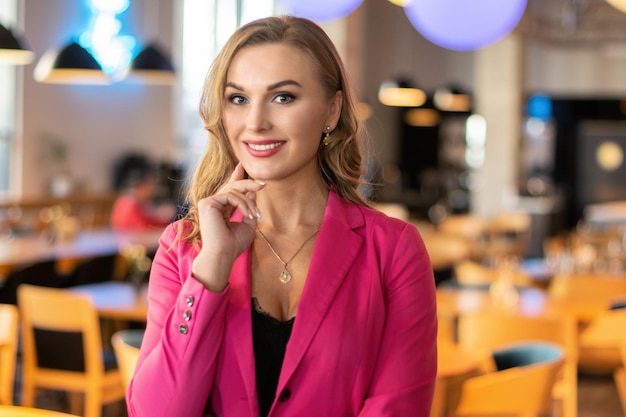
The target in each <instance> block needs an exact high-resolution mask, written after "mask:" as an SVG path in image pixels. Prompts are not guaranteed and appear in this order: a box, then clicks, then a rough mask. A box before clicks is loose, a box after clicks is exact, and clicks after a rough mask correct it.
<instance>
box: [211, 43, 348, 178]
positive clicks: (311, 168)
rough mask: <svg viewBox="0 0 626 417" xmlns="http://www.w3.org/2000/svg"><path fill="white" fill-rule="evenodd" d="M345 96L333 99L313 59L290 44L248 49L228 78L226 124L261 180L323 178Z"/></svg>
mask: <svg viewBox="0 0 626 417" xmlns="http://www.w3.org/2000/svg"><path fill="white" fill-rule="evenodd" d="M341 100H342V97H341V92H337V93H336V94H335V95H334V96H333V97H330V98H329V97H328V95H327V93H326V91H325V90H324V87H323V85H322V83H321V81H320V79H319V75H318V73H317V72H316V69H315V68H314V66H313V64H312V63H311V61H310V60H309V58H308V56H307V55H306V54H305V53H304V52H302V51H300V50H299V49H297V48H294V47H292V46H288V45H285V44H279V43H275V44H265V45H259V46H250V47H245V48H243V49H242V50H240V51H239V52H237V54H236V55H235V56H234V58H233V60H232V63H231V66H230V68H229V70H228V73H227V76H226V88H225V91H224V110H223V123H224V128H225V130H226V135H227V136H228V139H229V141H230V144H231V146H232V148H233V150H234V152H235V155H236V157H237V159H239V161H241V163H242V165H243V166H244V168H245V170H246V171H247V172H248V174H249V175H250V177H252V178H254V179H257V180H265V181H272V180H280V179H287V178H292V179H297V178H301V177H306V176H311V175H315V176H319V167H318V162H317V152H318V149H319V146H320V139H321V137H322V134H323V133H324V130H325V128H326V126H330V128H331V130H332V129H334V128H335V127H336V125H337V121H338V119H339V114H340V111H341Z"/></svg>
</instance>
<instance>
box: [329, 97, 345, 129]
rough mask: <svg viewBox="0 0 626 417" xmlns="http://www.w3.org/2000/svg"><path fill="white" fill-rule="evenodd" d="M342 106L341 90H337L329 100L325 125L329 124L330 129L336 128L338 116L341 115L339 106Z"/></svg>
mask: <svg viewBox="0 0 626 417" xmlns="http://www.w3.org/2000/svg"><path fill="white" fill-rule="evenodd" d="M342 106H343V91H341V90H337V91H336V92H335V95H334V96H333V98H332V99H331V102H330V114H329V115H328V122H327V123H326V126H330V128H331V130H335V129H336V128H337V124H338V123H339V117H340V116H341V108H342Z"/></svg>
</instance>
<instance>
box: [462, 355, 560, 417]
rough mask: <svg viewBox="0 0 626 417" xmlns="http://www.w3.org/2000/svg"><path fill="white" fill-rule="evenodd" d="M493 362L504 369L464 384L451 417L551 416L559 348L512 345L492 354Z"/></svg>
mask: <svg viewBox="0 0 626 417" xmlns="http://www.w3.org/2000/svg"><path fill="white" fill-rule="evenodd" d="M518 358H519V359H521V360H520V361H518ZM494 360H495V362H496V363H498V362H501V361H502V362H505V363H506V365H505V366H504V367H502V368H499V370H497V371H495V372H491V373H487V374H484V375H480V376H475V377H471V378H469V379H467V380H466V381H464V382H463V384H462V387H461V396H460V401H459V404H458V405H457V407H456V408H455V409H454V410H453V412H452V415H453V416H455V417H461V416H494V417H495V416H504V415H506V416H519V417H536V416H537V415H540V414H542V415H543V414H549V413H550V409H551V406H550V404H551V401H550V397H551V392H552V390H553V386H554V382H555V380H556V377H557V374H558V373H559V371H560V369H561V366H562V364H563V352H562V350H561V348H560V347H558V346H556V345H552V344H547V343H532V344H521V345H513V346H510V347H507V348H506V349H503V350H500V351H497V352H495V353H494Z"/></svg>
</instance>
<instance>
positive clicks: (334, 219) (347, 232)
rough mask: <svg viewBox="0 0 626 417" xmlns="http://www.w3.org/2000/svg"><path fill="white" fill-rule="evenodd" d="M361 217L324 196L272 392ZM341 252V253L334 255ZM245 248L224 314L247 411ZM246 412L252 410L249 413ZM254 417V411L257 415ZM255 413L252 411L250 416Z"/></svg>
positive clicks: (351, 254)
mask: <svg viewBox="0 0 626 417" xmlns="http://www.w3.org/2000/svg"><path fill="white" fill-rule="evenodd" d="M364 224H365V219H364V217H363V212H362V211H361V209H360V208H359V206H357V205H356V204H353V203H351V202H349V201H347V200H345V199H343V198H342V197H340V196H339V195H337V194H336V193H334V192H332V191H331V192H330V193H329V196H328V202H327V204H326V211H325V213H324V219H323V221H322V227H321V229H320V232H319V234H318V236H317V240H316V242H315V247H314V249H313V256H312V259H311V264H310V267H309V272H308V275H307V280H306V284H305V286H304V290H303V292H302V297H301V299H300V302H299V303H298V311H297V313H296V320H295V323H294V328H293V331H292V334H291V338H290V340H289V344H288V346H287V352H286V353H285V359H284V361H283V367H282V370H281V373H280V378H279V381H278V388H277V392H281V391H282V389H283V388H284V387H285V385H286V384H287V382H288V381H289V379H290V377H291V375H293V373H294V371H295V370H296V368H297V366H298V364H299V363H300V361H301V360H302V357H303V356H304V354H305V353H306V350H307V349H308V347H309V345H310V344H311V341H312V340H313V338H314V336H315V333H316V332H317V330H318V328H319V327H320V325H321V323H322V321H323V320H324V317H325V316H326V313H327V311H328V309H329V307H330V305H331V303H332V301H333V298H334V296H335V294H336V293H337V291H338V290H339V288H340V287H341V284H342V283H343V281H344V279H345V277H346V275H347V273H348V271H349V269H350V267H351V265H352V264H353V262H354V260H355V258H356V256H357V254H358V253H359V250H360V248H361V246H362V244H363V238H362V237H361V235H360V234H358V233H355V229H358V228H360V227H363V226H364ZM337 248H341V250H340V251H339V250H337ZM250 260H251V258H250V249H248V250H247V251H245V252H244V253H243V254H242V255H241V256H240V257H239V258H238V259H237V260H236V262H235V264H234V265H233V270H232V273H231V277H230V282H231V289H230V292H231V295H230V301H231V306H230V309H229V313H228V318H227V319H228V320H229V321H230V325H229V328H230V329H231V331H229V334H230V335H231V337H233V338H234V340H233V343H232V344H231V346H234V347H235V349H236V355H237V359H238V361H239V365H240V370H241V372H242V377H243V380H244V383H245V385H246V394H247V395H248V398H249V399H250V404H251V407H252V409H257V407H256V405H255V404H256V389H255V377H254V375H255V370H254V348H253V347H252V346H253V344H252V318H251V315H252V311H251V290H250ZM251 411H252V410H251ZM257 413H258V411H257ZM257 413H254V412H253V415H256V414H257Z"/></svg>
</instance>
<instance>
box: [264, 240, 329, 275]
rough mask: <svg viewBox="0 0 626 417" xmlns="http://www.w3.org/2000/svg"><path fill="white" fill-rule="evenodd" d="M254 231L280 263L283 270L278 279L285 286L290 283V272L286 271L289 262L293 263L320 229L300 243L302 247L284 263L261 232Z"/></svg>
mask: <svg viewBox="0 0 626 417" xmlns="http://www.w3.org/2000/svg"><path fill="white" fill-rule="evenodd" d="M256 230H257V232H259V235H261V238H262V239H263V240H264V241H265V243H266V244H267V247H268V248H270V250H271V251H272V253H273V254H274V256H275V257H276V258H277V259H278V260H279V261H280V263H281V264H283V270H282V271H281V273H280V276H279V277H278V279H279V280H280V282H282V283H283V284H287V283H288V282H289V281H291V272H289V270H288V269H287V265H288V264H289V263H290V262H291V261H293V260H294V259H295V258H296V256H298V254H299V253H300V251H301V250H302V249H303V248H304V245H306V244H307V242H308V241H309V240H311V239H313V237H314V236H315V235H316V234H317V233H318V232H319V231H320V229H317V230H316V231H315V233H313V234H312V235H311V236H309V237H308V238H307V239H306V240H305V241H304V242H302V245H300V247H299V248H298V250H297V251H296V253H294V254H293V256H292V257H291V258H290V259H289V260H288V261H286V262H285V261H284V260H283V258H281V256H280V255H279V254H278V253H276V251H275V250H274V247H273V246H272V244H271V243H270V241H269V240H268V239H267V237H265V235H264V234H263V232H262V231H261V230H260V229H259V228H257V229H256Z"/></svg>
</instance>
